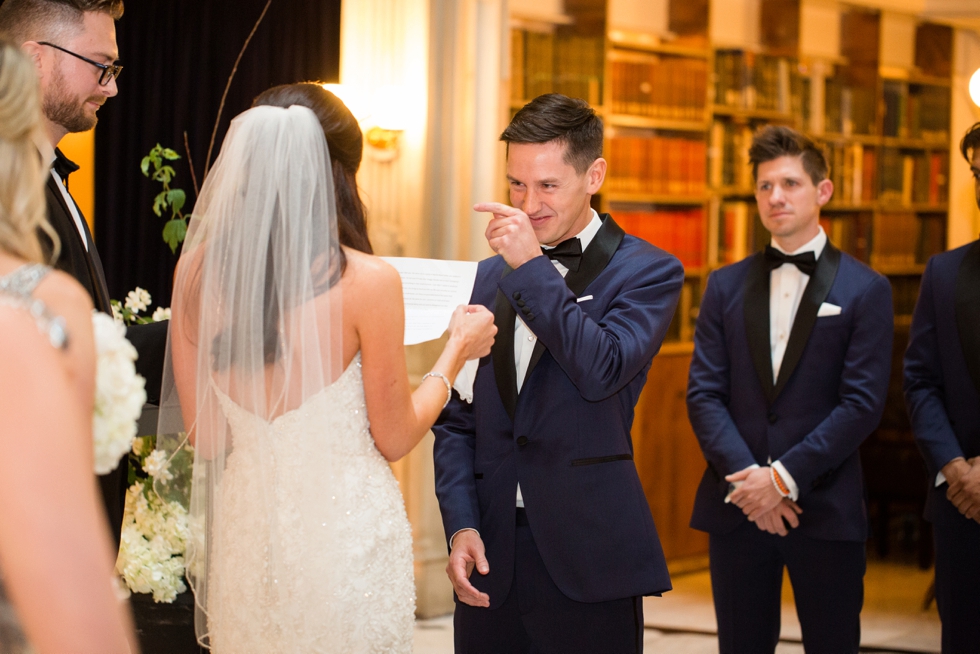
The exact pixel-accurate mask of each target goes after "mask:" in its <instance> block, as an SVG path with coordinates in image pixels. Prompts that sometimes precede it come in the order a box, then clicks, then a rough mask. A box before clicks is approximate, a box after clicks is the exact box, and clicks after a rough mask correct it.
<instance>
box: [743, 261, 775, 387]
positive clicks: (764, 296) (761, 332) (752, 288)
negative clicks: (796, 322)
mask: <svg viewBox="0 0 980 654" xmlns="http://www.w3.org/2000/svg"><path fill="white" fill-rule="evenodd" d="M744 294H745V297H744V298H743V300H742V308H743V311H744V313H745V338H746V339H747V340H748V342H749V355H750V356H751V357H752V364H753V365H754V366H755V372H756V374H757V375H759V381H760V382H761V383H762V390H763V392H764V393H765V394H766V399H767V400H768V401H769V403H770V404H772V402H773V400H774V399H775V398H776V395H775V392H774V387H773V382H772V346H771V345H770V343H769V268H768V266H766V260H765V257H763V255H762V253H761V252H760V253H758V254H756V255H755V257H753V259H752V262H751V263H750V264H749V272H748V274H747V275H746V276H745V291H744Z"/></svg>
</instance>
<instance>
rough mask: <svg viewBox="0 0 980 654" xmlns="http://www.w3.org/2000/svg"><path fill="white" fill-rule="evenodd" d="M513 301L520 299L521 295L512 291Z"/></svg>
mask: <svg viewBox="0 0 980 654" xmlns="http://www.w3.org/2000/svg"><path fill="white" fill-rule="evenodd" d="M514 299H515V300H520V299H521V293H520V291H514Z"/></svg>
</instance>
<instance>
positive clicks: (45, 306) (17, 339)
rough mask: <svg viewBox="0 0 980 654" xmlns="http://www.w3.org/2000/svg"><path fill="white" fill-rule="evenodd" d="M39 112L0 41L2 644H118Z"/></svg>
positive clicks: (78, 326) (79, 305)
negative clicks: (46, 187) (50, 249)
mask: <svg viewBox="0 0 980 654" xmlns="http://www.w3.org/2000/svg"><path fill="white" fill-rule="evenodd" d="M40 116H41V114H40V99H39V95H38V88H37V78H36V76H35V74H34V70H33V68H32V66H31V64H30V62H29V60H28V59H27V58H26V57H25V56H24V55H23V54H22V53H21V52H20V50H19V49H17V48H16V47H14V46H12V45H11V44H9V43H6V42H4V41H0V652H4V654H22V653H28V652H35V653H36V654H49V653H50V654H64V653H65V652H72V654H116V653H119V654H122V653H125V652H134V651H136V649H137V648H136V646H135V644H134V642H135V640H134V638H133V631H132V627H131V623H130V617H129V615H128V610H127V609H126V607H125V604H123V603H120V601H119V600H118V599H117V597H116V595H115V592H114V591H113V588H112V577H113V551H112V545H111V539H110V535H109V531H108V525H107V523H106V518H105V515H104V511H103V509H102V505H101V502H100V501H99V496H98V490H97V488H96V482H95V475H94V472H93V460H92V459H93V446H92V408H93V403H94V393H95V390H94V389H95V345H94V342H93V336H92V320H91V315H90V314H91V310H92V304H91V301H90V300H89V298H88V295H87V294H86V293H85V291H84V290H83V289H82V287H81V286H79V285H78V283H77V282H76V281H75V280H73V279H72V278H70V277H69V276H67V275H65V274H63V273H60V272H56V271H52V270H51V269H50V268H48V267H47V266H45V265H43V263H42V254H41V247H40V245H39V243H38V239H37V230H38V229H42V230H45V231H46V232H48V233H49V234H50V235H52V236H53V233H52V232H51V231H50V227H49V226H48V225H47V223H46V220H45V216H44V211H45V203H44V192H43V179H44V177H43V172H42V169H41V161H42V159H43V158H44V156H43V155H42V154H39V152H38V146H37V145H35V143H43V142H44V139H43V136H40V129H41V127H40ZM8 598H9V603H8Z"/></svg>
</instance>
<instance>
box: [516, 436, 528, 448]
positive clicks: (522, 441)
mask: <svg viewBox="0 0 980 654" xmlns="http://www.w3.org/2000/svg"><path fill="white" fill-rule="evenodd" d="M517 444H518V445H522V446H523V445H527V436H521V437H519V438H518V439H517Z"/></svg>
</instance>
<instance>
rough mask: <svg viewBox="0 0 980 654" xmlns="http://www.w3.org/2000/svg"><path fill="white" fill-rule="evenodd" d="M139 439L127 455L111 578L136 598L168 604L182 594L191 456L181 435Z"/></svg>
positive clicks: (192, 454)
mask: <svg viewBox="0 0 980 654" xmlns="http://www.w3.org/2000/svg"><path fill="white" fill-rule="evenodd" d="M157 439H158V437H157V436H143V437H141V438H137V439H136V440H135V441H134V443H133V453H132V454H131V455H130V460H131V463H132V465H131V466H130V477H131V480H132V485H131V486H130V488H129V491H128V492H127V493H126V513H125V516H124V517H123V527H122V539H121V544H120V548H119V556H118V558H117V559H116V572H117V573H118V574H119V575H120V576H121V577H122V578H123V581H124V582H125V583H126V586H127V587H128V588H129V589H130V590H131V591H133V592H136V593H149V594H152V595H153V600H154V601H155V602H167V603H169V602H173V601H174V600H175V599H176V598H177V595H178V594H180V593H183V592H184V591H186V590H187V586H186V584H185V583H184V567H185V559H184V552H185V551H186V550H187V541H188V539H190V538H191V526H192V525H190V523H189V520H188V514H187V508H186V506H187V501H188V497H189V493H190V481H191V474H192V470H193V466H194V450H193V448H192V447H191V446H190V444H189V443H188V442H187V438H186V436H185V435H184V434H175V435H170V436H164V437H160V440H161V441H166V442H162V443H160V449H157V445H158V443H157Z"/></svg>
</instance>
